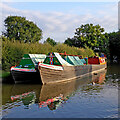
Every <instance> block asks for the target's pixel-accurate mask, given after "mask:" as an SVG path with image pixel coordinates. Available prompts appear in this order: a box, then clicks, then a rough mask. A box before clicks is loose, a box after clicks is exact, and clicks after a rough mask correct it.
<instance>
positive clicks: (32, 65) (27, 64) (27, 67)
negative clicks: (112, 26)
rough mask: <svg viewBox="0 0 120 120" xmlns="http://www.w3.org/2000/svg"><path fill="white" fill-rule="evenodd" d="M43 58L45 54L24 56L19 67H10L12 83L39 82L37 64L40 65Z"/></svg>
mask: <svg viewBox="0 0 120 120" xmlns="http://www.w3.org/2000/svg"><path fill="white" fill-rule="evenodd" d="M45 58H46V55H45V54H24V56H23V58H22V59H21V62H20V63H19V66H12V67H11V69H10V72H11V74H12V77H13V79H14V81H15V82H17V81H22V82H23V81H24V82H26V81H31V80H32V81H36V80H39V81H40V73H39V70H38V63H39V62H40V63H42V62H43V61H44V60H45Z"/></svg>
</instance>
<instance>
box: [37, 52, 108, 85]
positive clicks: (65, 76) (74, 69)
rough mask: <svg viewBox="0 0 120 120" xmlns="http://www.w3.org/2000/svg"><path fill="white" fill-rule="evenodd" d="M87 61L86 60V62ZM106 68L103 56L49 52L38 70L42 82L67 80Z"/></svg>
mask: <svg viewBox="0 0 120 120" xmlns="http://www.w3.org/2000/svg"><path fill="white" fill-rule="evenodd" d="M87 61H88V62H87ZM105 68H106V62H105V58H104V57H94V58H88V59H87V58H86V61H85V59H80V58H79V57H78V56H73V55H67V54H59V53H49V54H48V56H47V57H46V58H45V60H44V62H43V63H39V71H40V75H41V80H42V83H43V84H47V83H55V82H63V81H69V80H72V79H76V78H79V77H83V76H85V75H88V74H90V73H93V72H98V71H100V70H103V69H105Z"/></svg>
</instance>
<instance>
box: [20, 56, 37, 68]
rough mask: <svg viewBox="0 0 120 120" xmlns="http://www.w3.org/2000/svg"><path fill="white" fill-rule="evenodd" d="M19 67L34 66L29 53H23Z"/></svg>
mask: <svg viewBox="0 0 120 120" xmlns="http://www.w3.org/2000/svg"><path fill="white" fill-rule="evenodd" d="M19 66H20V67H22V68H24V67H27V68H34V67H35V65H34V64H33V62H32V60H31V58H30V56H29V54H24V56H23V58H22V60H21V62H20V64H19Z"/></svg>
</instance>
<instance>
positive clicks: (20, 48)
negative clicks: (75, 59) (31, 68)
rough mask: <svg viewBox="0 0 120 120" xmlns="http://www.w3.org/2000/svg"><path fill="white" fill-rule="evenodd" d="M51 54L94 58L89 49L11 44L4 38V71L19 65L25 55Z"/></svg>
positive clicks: (15, 42)
mask: <svg viewBox="0 0 120 120" xmlns="http://www.w3.org/2000/svg"><path fill="white" fill-rule="evenodd" d="M49 52H59V53H64V52H66V53H67V54H73V55H83V57H87V56H94V52H93V50H91V49H89V48H86V49H83V48H82V49H81V48H77V47H70V46H67V45H66V44H61V43H59V44H57V45H55V46H54V47H53V46H51V45H50V44H48V43H44V44H41V43H20V42H19V41H14V42H11V41H9V40H7V39H5V38H4V40H3V41H2V69H3V70H5V71H8V70H10V67H11V66H14V65H18V64H19V62H20V60H21V58H22V57H23V55H24V54H40V53H41V54H43V53H44V54H48V53H49Z"/></svg>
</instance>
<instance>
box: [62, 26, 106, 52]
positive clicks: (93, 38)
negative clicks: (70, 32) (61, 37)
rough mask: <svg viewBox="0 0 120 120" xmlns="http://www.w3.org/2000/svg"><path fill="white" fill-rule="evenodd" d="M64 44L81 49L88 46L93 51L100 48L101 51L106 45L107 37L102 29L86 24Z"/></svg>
mask: <svg viewBox="0 0 120 120" xmlns="http://www.w3.org/2000/svg"><path fill="white" fill-rule="evenodd" d="M64 43H65V44H68V45H70V46H75V47H82V48H85V47H86V46H88V47H89V48H92V49H93V50H94V49H95V48H98V47H100V49H101V50H103V48H105V47H107V45H108V37H107V33H104V28H101V26H99V25H95V26H94V25H93V24H86V25H81V26H80V27H79V28H77V29H76V32H75V35H74V37H73V38H72V39H70V38H69V39H67V40H65V42H64Z"/></svg>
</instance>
